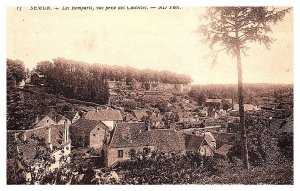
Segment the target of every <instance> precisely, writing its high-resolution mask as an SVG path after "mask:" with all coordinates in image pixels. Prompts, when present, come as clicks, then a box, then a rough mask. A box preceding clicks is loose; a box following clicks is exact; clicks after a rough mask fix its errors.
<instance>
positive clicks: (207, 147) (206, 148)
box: [184, 132, 216, 157]
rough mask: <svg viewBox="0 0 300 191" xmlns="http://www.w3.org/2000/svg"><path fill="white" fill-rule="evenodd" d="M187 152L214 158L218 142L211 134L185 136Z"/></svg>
mask: <svg viewBox="0 0 300 191" xmlns="http://www.w3.org/2000/svg"><path fill="white" fill-rule="evenodd" d="M184 138H185V146H186V151H187V152H194V153H199V154H200V155H202V156H206V157H213V156H214V151H215V149H216V141H215V139H214V137H213V136H212V134H211V133H209V132H206V133H203V134H201V135H199V136H198V135H191V134H184Z"/></svg>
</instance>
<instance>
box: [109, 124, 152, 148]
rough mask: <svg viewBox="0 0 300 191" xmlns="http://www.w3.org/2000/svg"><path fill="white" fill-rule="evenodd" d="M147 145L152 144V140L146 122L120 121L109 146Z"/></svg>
mask: <svg viewBox="0 0 300 191" xmlns="http://www.w3.org/2000/svg"><path fill="white" fill-rule="evenodd" d="M146 145H152V140H151V136H150V134H149V131H146V126H145V124H144V123H118V124H117V125H116V127H115V130H114V134H113V136H112V140H111V142H110V145H109V147H110V148H124V147H138V146H146Z"/></svg>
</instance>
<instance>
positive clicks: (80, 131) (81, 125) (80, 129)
mask: <svg viewBox="0 0 300 191" xmlns="http://www.w3.org/2000/svg"><path fill="white" fill-rule="evenodd" d="M97 125H99V126H100V127H101V128H103V129H107V128H108V127H107V126H106V125H104V124H103V123H102V122H101V121H96V120H89V119H83V118H80V119H78V120H77V121H75V123H73V124H71V126H70V133H71V134H73V135H77V136H79V135H86V134H87V133H90V131H91V130H92V129H93V128H95V127H96V126H97Z"/></svg>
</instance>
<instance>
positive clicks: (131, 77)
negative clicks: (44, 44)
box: [37, 58, 192, 84]
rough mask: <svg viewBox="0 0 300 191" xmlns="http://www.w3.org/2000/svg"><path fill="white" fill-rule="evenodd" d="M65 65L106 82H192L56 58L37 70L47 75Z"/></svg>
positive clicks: (186, 78)
mask: <svg viewBox="0 0 300 191" xmlns="http://www.w3.org/2000/svg"><path fill="white" fill-rule="evenodd" d="M58 65H60V66H61V65H63V66H64V67H65V68H67V69H68V70H69V71H71V72H75V73H76V72H80V71H82V70H85V74H91V75H93V76H94V77H98V78H101V79H106V80H115V81H126V82H128V83H129V82H133V81H137V82H153V83H155V82H160V83H170V84H189V83H191V82H192V79H191V78H190V76H188V75H186V74H176V73H175V72H171V71H157V70H152V69H136V68H133V67H129V66H126V67H124V66H116V65H115V66H109V65H104V64H87V63H85V62H78V61H73V60H67V59H64V58H55V59H54V60H53V62H50V61H43V62H40V63H38V66H37V70H38V71H40V72H41V73H47V70H48V69H49V67H50V68H51V67H57V66H58Z"/></svg>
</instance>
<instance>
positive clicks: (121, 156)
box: [118, 150, 123, 158]
mask: <svg viewBox="0 0 300 191" xmlns="http://www.w3.org/2000/svg"><path fill="white" fill-rule="evenodd" d="M118 158H123V150H118Z"/></svg>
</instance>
